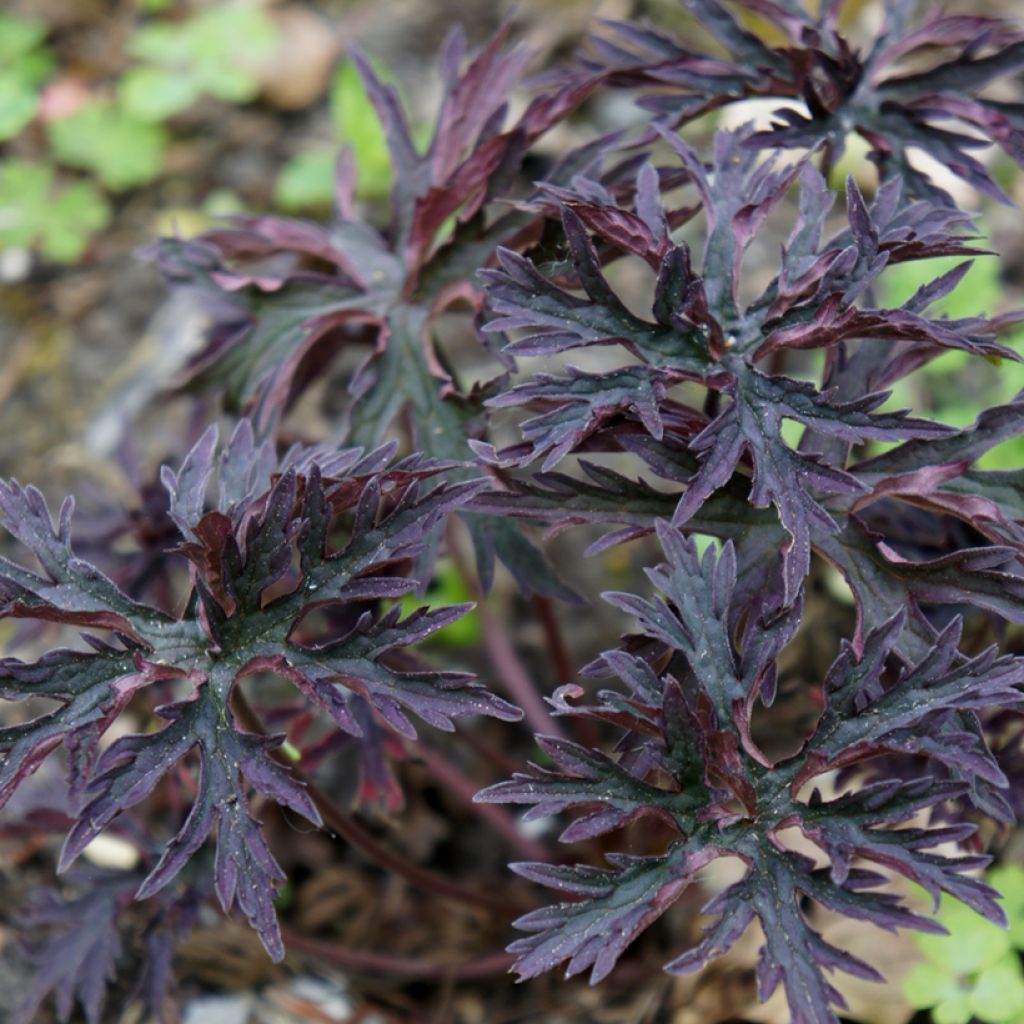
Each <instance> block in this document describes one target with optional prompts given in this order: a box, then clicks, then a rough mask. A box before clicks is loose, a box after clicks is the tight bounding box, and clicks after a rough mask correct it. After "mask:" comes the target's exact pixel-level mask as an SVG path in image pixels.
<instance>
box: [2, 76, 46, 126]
mask: <svg viewBox="0 0 1024 1024" xmlns="http://www.w3.org/2000/svg"><path fill="white" fill-rule="evenodd" d="M38 107H39V96H38V94H37V93H36V91H35V89H32V88H31V87H29V86H26V85H25V84H24V83H23V82H21V81H20V80H19V79H17V78H15V77H14V76H12V75H7V74H2V75H0V140H4V139H13V138H14V136H15V135H17V134H18V133H19V132H20V131H21V130H22V128H24V127H25V126H26V125H27V124H28V123H29V122H30V121H31V120H32V118H34V117H35V116H36V109H37V108H38Z"/></svg>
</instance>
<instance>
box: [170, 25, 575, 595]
mask: <svg viewBox="0 0 1024 1024" xmlns="http://www.w3.org/2000/svg"><path fill="white" fill-rule="evenodd" d="M506 35H507V27H506V29H502V30H501V31H500V32H499V33H498V34H497V35H496V36H495V38H494V39H493V40H492V41H491V42H490V43H489V44H488V45H487V46H486V47H485V48H484V49H483V50H482V51H481V52H480V53H479V54H477V55H475V56H473V57H472V58H470V59H467V58H466V54H465V43H464V40H463V38H462V35H461V33H460V32H458V31H455V32H453V33H451V34H450V36H449V38H448V40H447V42H446V44H445V47H444V51H443V54H442V58H441V74H442V78H443V79H444V81H445V84H446V90H445V94H444V97H445V98H444V100H443V101H442V103H441V106H440V109H439V111H438V113H437V119H436V124H435V128H434V133H433V136H432V138H431V141H430V143H429V145H428V146H427V148H426V149H425V151H423V152H421V151H420V150H419V149H418V148H417V146H416V145H415V144H414V142H413V135H414V132H413V129H412V127H411V124H410V120H409V116H408V114H407V113H406V111H405V110H404V108H403V106H402V104H401V102H400V99H399V96H398V93H397V91H396V90H395V88H394V87H393V86H391V85H390V84H388V83H386V82H384V81H383V80H382V79H381V78H380V77H379V76H378V75H377V73H376V72H375V71H374V69H373V67H372V65H371V64H370V62H368V61H367V60H365V59H364V58H362V57H361V56H359V55H356V57H355V60H356V63H357V65H358V68H359V73H360V75H361V76H362V79H363V82H364V85H365V88H366V92H367V95H368V97H369V99H370V101H371V103H372V105H373V107H374V108H375V110H376V112H377V115H378V117H379V119H380V122H381V125H382V127H383V130H384V134H385V136H386V139H387V142H388V147H389V150H390V153H391V159H392V165H393V170H394V180H393V188H392V204H391V218H390V221H389V223H388V224H387V225H386V226H384V227H383V228H380V227H378V226H375V225H372V224H370V223H368V222H366V221H364V220H363V219H362V218H361V215H360V212H359V211H358V210H357V208H356V204H355V198H354V183H355V173H356V171H355V168H354V167H353V165H352V160H351V155H350V154H347V153H345V154H343V155H342V157H341V159H340V161H339V165H338V172H337V201H336V207H337V209H336V219H335V221H334V223H332V224H331V225H330V226H320V225H315V224H310V223H307V222H304V221H299V220H294V219H290V218H282V217H243V218H236V221H235V224H234V226H233V227H232V228H230V229H226V230H215V231H211V232H208V233H206V234H205V235H203V236H202V237H201V238H199V239H197V240H195V241H192V242H184V243H183V242H177V241H173V240H167V239H165V240H163V241H161V242H160V243H159V245H158V246H157V247H156V249H155V253H156V258H157V260H158V261H159V262H160V264H161V265H162V267H163V268H164V271H165V273H166V275H167V276H168V277H169V278H170V280H171V281H172V282H176V283H179V284H186V285H190V286H193V287H197V288H198V289H199V290H200V291H201V292H202V293H204V294H205V295H206V297H207V300H208V305H209V307H210V313H211V318H212V321H213V327H212V329H211V332H210V337H209V341H208V344H207V345H206V346H205V347H204V348H203V349H202V351H200V352H199V353H198V354H197V355H196V356H195V358H194V359H193V360H192V363H191V365H190V366H189V367H188V368H187V369H186V373H185V375H184V379H183V380H182V381H181V382H180V383H183V384H188V385H189V386H192V387H195V388H203V389H215V390H219V391H222V392H223V393H224V395H225V397H226V399H227V402H228V405H229V407H230V408H233V409H235V410H243V411H246V412H248V413H249V414H250V415H252V416H253V417H254V419H255V420H256V422H257V425H258V427H259V429H260V430H261V432H266V431H268V430H270V429H272V427H273V426H274V424H275V423H276V422H277V420H278V418H279V417H280V415H281V414H282V412H283V411H284V410H285V409H286V408H287V407H288V406H289V405H290V403H291V402H292V401H293V400H294V399H295V398H296V396H297V395H298V394H299V393H300V392H301V391H302V390H303V388H305V387H306V385H307V384H308V383H309V382H310V380H312V379H314V378H315V377H316V376H317V375H318V374H321V373H323V372H324V370H325V365H326V364H327V363H328V362H329V360H330V359H331V358H332V357H333V356H334V355H335V354H336V352H337V351H338V350H339V349H340V348H342V347H348V346H352V345H355V346H357V348H359V349H361V350H362V351H363V352H364V353H365V359H364V362H363V363H362V365H361V366H360V367H359V368H358V369H357V370H356V372H355V373H354V374H353V376H352V378H351V379H350V382H349V393H348V397H347V400H346V401H345V403H344V406H343V408H342V410H341V413H340V417H339V418H340V419H341V420H342V421H343V422H342V423H341V424H339V434H340V435H343V436H344V437H345V438H346V441H347V443H350V444H353V445H363V446H365V447H373V446H375V445H378V444H380V443H381V442H382V441H384V440H386V439H388V438H390V437H393V436H395V435H396V434H408V435H410V436H411V441H412V446H413V448H414V449H415V450H419V451H422V452H424V453H425V454H427V455H429V456H431V457H433V458H437V459H444V460H449V459H453V460H456V461H460V462H461V461H467V460H468V459H469V458H470V457H471V453H470V451H469V449H468V447H467V443H466V442H467V438H469V437H474V436H479V434H480V432H481V428H482V417H481V415H480V413H481V408H480V401H481V398H482V397H483V392H482V391H481V390H480V389H475V388H469V386H468V385H467V384H466V383H465V382H464V381H462V380H460V379H459V376H458V374H457V373H456V372H455V371H453V370H452V369H451V368H449V367H448V366H447V365H446V364H445V360H444V357H443V355H442V354H441V353H439V352H437V351H436V350H435V346H436V342H437V338H436V334H437V332H436V325H435V322H436V320H437V318H438V317H439V316H440V315H441V314H442V313H444V312H446V311H447V310H449V308H450V307H452V305H453V304H456V303H462V304H468V305H469V306H470V307H471V308H472V309H475V308H476V307H478V306H479V304H480V296H479V293H478V291H477V289H476V288H475V286H474V282H473V276H474V274H475V273H476V270H477V268H478V267H480V266H482V265H484V264H486V263H487V262H488V261H489V260H490V259H491V258H492V256H493V253H494V250H495V248H496V246H498V245H499V244H501V243H511V242H514V241H516V239H517V238H518V237H519V236H521V235H523V234H524V233H525V235H526V236H529V235H531V233H532V234H536V233H537V231H538V230H539V228H537V229H536V230H535V229H534V227H532V226H531V225H535V224H536V223H537V221H538V217H537V215H536V214H535V213H533V212H528V211H525V210H523V209H513V208H512V207H510V206H507V205H506V206H504V207H503V208H502V210H501V211H500V212H499V215H497V216H491V215H490V214H489V213H488V212H487V210H485V207H487V205H488V204H490V202H491V200H493V199H495V198H496V197H498V196H502V195H504V193H505V192H506V191H507V190H508V189H509V188H510V187H511V185H512V184H513V183H514V180H515V176H516V174H517V173H518V171H519V169H520V168H521V166H522V163H523V160H524V157H525V156H526V153H527V150H528V149H529V147H530V146H531V145H532V144H533V142H534V141H535V140H536V139H537V138H539V137H540V136H541V135H543V134H544V133H545V132H546V131H548V129H550V128H551V127H552V126H553V125H554V124H556V123H557V122H558V121H560V120H561V119H562V118H564V117H565V116H567V115H568V114H569V113H570V112H571V111H572V110H574V109H575V108H576V107H577V106H578V105H579V104H580V103H581V102H582V101H583V100H584V99H585V98H586V96H587V95H589V93H590V92H591V91H592V87H591V86H589V85H586V84H584V85H581V86H578V87H577V86H569V87H567V88H565V89H559V90H555V91H554V92H552V93H547V94H545V95H543V96H539V97H537V98H536V99H535V100H534V101H533V102H531V103H530V104H529V105H528V107H527V108H526V110H525V111H524V112H523V114H522V116H521V117H520V118H519V119H518V120H516V121H515V122H514V123H511V124H508V125H506V123H505V122H506V120H507V117H506V115H507V105H508V104H507V100H508V92H509V90H510V89H511V88H513V87H514V86H515V85H516V84H517V83H518V82H519V81H520V79H521V77H522V73H523V69H524V66H525V64H526V62H527V60H528V57H529V54H527V53H526V52H525V51H523V50H521V49H506V48H505V40H506ZM572 166H574V161H573V160H572V159H571V158H570V159H568V160H567V161H566V173H570V172H571V168H572ZM468 525H469V527H470V529H471V531H472V532H473V534H474V540H475V545H476V548H477V551H478V554H479V556H480V559H481V566H480V575H481V578H482V579H483V580H484V581H485V582H486V581H487V580H488V579H489V578H490V575H491V574H492V572H493V561H494V557H495V554H497V556H498V557H499V558H501V559H502V561H503V562H504V563H505V564H506V565H507V566H508V567H509V569H510V570H511V571H512V572H513V573H514V574H515V575H516V576H517V578H518V579H519V580H520V582H521V583H522V584H523V586H524V588H525V589H527V590H534V591H538V592H541V593H545V594H548V595H550V596H556V597H560V598H564V599H568V600H573V599H575V595H574V594H573V593H572V592H571V591H570V590H568V588H566V587H565V586H564V585H562V584H561V583H560V582H559V581H558V579H557V578H556V577H555V574H554V572H553V571H552V570H551V569H550V567H549V566H548V565H547V563H546V562H545V560H544V559H543V557H542V556H541V555H540V554H539V552H537V551H535V550H533V549H532V548H531V546H530V545H529V543H528V541H527V540H526V538H525V537H524V536H523V535H522V533H521V531H520V530H519V528H518V527H517V526H516V524H510V523H508V522H505V523H498V522H491V523H487V522H481V521H479V520H478V521H474V522H470V523H469V524H468Z"/></svg>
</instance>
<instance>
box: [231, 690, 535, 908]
mask: <svg viewBox="0 0 1024 1024" xmlns="http://www.w3.org/2000/svg"><path fill="white" fill-rule="evenodd" d="M233 697H234V709H235V714H236V715H237V716H238V719H239V721H240V722H241V723H242V725H243V726H245V728H247V729H249V730H250V731H251V732H254V733H257V734H259V735H266V730H265V729H264V728H263V723H262V722H261V721H260V719H259V716H258V715H257V714H256V712H255V711H253V709H252V707H251V706H250V705H249V702H248V701H247V700H246V699H245V697H244V695H243V694H242V693H241V691H240V690H239V689H238V687H235V690H234V694H233ZM271 753H272V756H273V757H274V758H275V759H276V760H277V761H278V762H279V763H280V764H282V765H283V766H284V767H285V768H287V769H288V770H289V771H290V772H291V773H292V774H293V775H294V776H295V778H296V779H297V780H298V781H299V782H301V783H302V784H303V785H304V786H305V787H306V792H307V793H309V797H310V799H311V800H312V801H313V803H314V804H315V805H316V809H317V810H318V811H319V812H320V817H321V818H323V820H324V824H325V825H326V826H327V828H328V829H329V830H330V831H331V832H333V833H335V834H337V835H339V836H341V837H342V839H344V840H345V841H346V842H347V843H348V844H349V845H350V846H354V847H355V848H356V849H357V850H359V851H360V852H361V853H363V854H365V855H366V857H367V858H368V859H369V860H370V861H371V862H372V863H373V864H375V865H376V866H377V867H381V868H386V869H387V870H388V871H393V872H394V873H395V874H397V875H401V876H402V877H403V878H405V879H407V880H408V881H410V882H412V883H413V884H414V885H415V886H416V887H417V888H419V889H422V890H424V891H426V892H430V893H433V894H434V895H436V896H441V897H445V898H447V899H452V900H456V901H458V902H460V903H468V904H471V905H473V906H478V907H484V908H486V909H487V910H491V911H495V912H497V913H500V914H502V915H517V916H518V915H519V914H521V913H522V912H523V910H524V909H525V908H524V907H523V905H522V904H521V903H518V902H516V901H515V900H510V899H507V898H505V897H502V896H497V895H494V894H493V893H490V892H482V891H480V890H477V889H470V888H467V887H465V886H462V885H459V884H458V883H457V882H452V881H450V880H449V879H447V878H445V877H444V875H439V874H437V873H436V872H434V871H431V870H430V869H429V868H425V867H422V866H421V865H419V864H415V863H413V862H412V861H410V860H406V858H405V857H403V856H402V855H401V854H400V853H396V852H395V851H394V850H392V849H390V848H389V847H387V846H385V845H384V844H383V843H381V842H380V841H379V840H378V839H377V838H376V837H375V836H373V835H372V834H371V833H370V832H368V831H367V830H366V829H365V828H363V826H362V825H360V824H359V823H358V822H357V821H356V820H355V818H353V817H352V816H351V815H350V814H347V813H346V812H345V811H343V810H342V809H341V808H340V807H339V806H338V805H337V804H335V803H334V801H333V800H331V798H330V797H328V796H327V794H326V793H324V791H323V790H322V789H321V788H320V787H319V786H318V785H317V784H316V783H315V782H314V781H313V780H312V779H311V778H309V776H308V775H306V773H305V772H303V771H302V769H301V768H300V767H299V766H298V765H297V764H295V763H294V762H292V761H289V760H288V759H287V758H286V757H284V756H283V755H282V754H281V752H280V750H275V751H272V752H271Z"/></svg>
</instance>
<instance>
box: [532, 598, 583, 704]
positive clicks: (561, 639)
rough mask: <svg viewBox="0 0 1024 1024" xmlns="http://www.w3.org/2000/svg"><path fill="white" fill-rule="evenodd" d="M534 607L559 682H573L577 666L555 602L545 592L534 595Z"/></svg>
mask: <svg viewBox="0 0 1024 1024" xmlns="http://www.w3.org/2000/svg"><path fill="white" fill-rule="evenodd" d="M533 607H534V609H535V610H536V612H537V618H538V619H539V620H540V624H541V628H542V629H543V630H544V636H545V637H546V638H547V641H548V650H549V651H550V653H551V660H552V662H553V663H554V666H555V672H556V673H557V675H558V683H559V685H561V684H562V683H571V682H572V681H573V680H574V679H575V678H576V666H575V665H574V664H573V660H572V658H571V657H570V655H569V647H568V645H567V644H566V642H565V636H564V634H563V633H562V626H561V624H560V623H559V621H558V614H557V613H556V611H555V607H554V602H553V601H552V600H551V598H550V597H545V596H544V595H543V594H534V595H533Z"/></svg>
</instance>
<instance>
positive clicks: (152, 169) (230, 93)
mask: <svg viewBox="0 0 1024 1024" xmlns="http://www.w3.org/2000/svg"><path fill="white" fill-rule="evenodd" d="M137 6H138V7H139V8H140V9H141V10H142V11H144V12H145V13H147V14H152V13H155V12H159V11H163V10H165V9H170V8H172V7H173V6H174V5H172V4H168V3H166V2H164V0H140V2H139V3H138V4H137ZM48 34H49V26H48V25H47V23H46V22H45V21H44V20H43V19H40V18H23V17H18V16H15V15H13V14H8V13H3V12H0V141H3V140H11V139H14V138H16V137H17V136H19V135H20V134H21V133H22V132H24V131H25V130H26V129H28V128H29V127H30V125H31V124H32V122H33V121H35V119H36V117H37V115H38V114H39V113H40V108H41V105H42V89H43V87H44V86H45V85H47V84H48V83H49V82H50V80H51V79H53V78H54V76H55V74H56V72H57V60H56V58H55V56H54V54H53V52H52V51H51V50H50V49H49V48H48V47H47V46H46V45H45V40H46V37H47V36H48ZM278 42H279V39H278V31H277V29H276V27H275V25H274V23H273V22H272V21H271V19H270V18H269V16H268V15H267V14H266V13H265V12H264V11H262V10H260V9H259V8H256V7H252V6H247V5H235V4H224V5H213V6H210V7H207V8H205V9H202V10H199V11H197V12H196V13H194V14H191V15H189V16H188V17H185V18H171V17H164V18H158V19H152V20H149V21H148V22H146V23H144V24H142V25H140V26H139V27H138V29H137V30H136V31H135V32H134V33H133V34H132V35H131V36H130V38H129V40H128V43H127V46H126V49H125V55H126V57H128V58H131V59H132V60H133V61H134V63H132V64H131V65H130V66H129V67H127V68H126V69H125V70H124V71H123V72H122V73H121V74H120V75H119V76H118V77H117V79H116V80H115V81H114V82H113V83H112V86H113V87H112V88H111V89H109V90H101V89H90V90H89V91H87V92H86V93H85V94H84V96H83V95H81V94H80V95H77V96H76V95H74V94H75V90H76V89H78V88H80V86H79V85H78V84H77V83H75V82H74V79H73V78H72V79H69V84H70V85H71V95H72V96H74V98H73V100H72V101H71V103H70V107H69V109H67V110H58V111H56V112H51V113H50V114H49V116H47V117H46V118H45V122H44V127H45V133H44V134H43V135H42V138H44V139H45V141H46V144H47V147H48V148H47V149H46V150H45V151H44V152H43V153H40V154H39V155H38V156H37V157H36V159H33V160H24V159H13V158H12V159H6V160H3V161H0V246H4V247H13V246H19V247H31V248H34V249H36V250H38V252H39V253H40V254H41V255H42V256H43V257H45V258H46V259H49V260H53V261H55V262H74V261H76V260H78V259H79V258H80V257H81V256H82V254H83V253H84V252H85V250H86V248H87V246H88V243H89V240H90V238H91V237H92V236H93V235H94V234H95V233H96V232H98V231H100V230H102V229H103V228H104V227H105V226H106V225H107V224H108V223H109V221H110V206H109V204H108V202H107V201H106V199H105V198H104V197H103V194H102V192H103V190H105V191H107V192H123V191H126V190H129V189H133V188H137V187H139V186H142V185H146V184H148V183H150V182H152V181H154V180H156V179H157V178H159V177H160V175H161V173H162V172H163V169H164V164H165V156H166V152H167V148H168V145H169V142H170V134H169V132H168V130H167V128H166V127H165V124H164V122H166V121H167V120H168V119H169V118H171V117H173V116H174V115H176V114H179V113H181V112H183V111H184V110H186V109H187V108H189V107H190V106H192V105H193V104H194V103H195V102H196V101H197V100H199V99H200V98H201V97H203V96H212V97H214V98H216V99H219V100H222V101H224V102H228V103H246V102H248V101H250V100H252V99H253V98H254V97H255V96H256V94H257V92H258V91H259V88H260V84H259V78H258V76H257V74H256V73H255V71H254V68H255V67H256V65H257V64H258V63H259V62H260V61H262V60H266V59H267V58H268V57H269V56H270V55H271V54H272V53H273V51H274V49H275V47H276V46H277V45H278ZM108 93H109V94H108ZM58 106H59V104H58ZM30 148H31V147H30ZM37 148H38V147H37ZM57 165H61V166H63V167H65V168H72V169H74V170H75V171H79V172H83V173H84V174H85V175H87V177H84V178H83V177H76V178H74V179H73V180H70V181H66V182H64V183H63V185H62V183H61V182H60V181H58V177H57V170H56V167H57Z"/></svg>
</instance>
